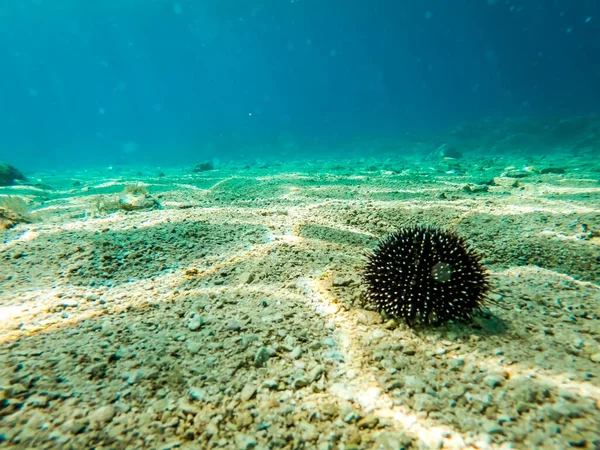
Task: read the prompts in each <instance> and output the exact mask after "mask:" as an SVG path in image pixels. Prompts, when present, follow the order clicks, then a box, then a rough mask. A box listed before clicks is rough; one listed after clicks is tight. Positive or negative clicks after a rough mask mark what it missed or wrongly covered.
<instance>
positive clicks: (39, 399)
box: [27, 395, 48, 408]
mask: <svg viewBox="0 0 600 450" xmlns="http://www.w3.org/2000/svg"><path fill="white" fill-rule="evenodd" d="M27 404H28V405H29V406H34V407H36V408H45V407H46V406H48V397H46V396H45V395H33V396H31V397H29V398H28V399H27Z"/></svg>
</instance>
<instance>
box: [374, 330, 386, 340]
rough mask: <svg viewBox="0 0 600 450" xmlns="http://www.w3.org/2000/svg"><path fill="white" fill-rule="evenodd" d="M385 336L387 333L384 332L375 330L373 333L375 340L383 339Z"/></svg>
mask: <svg viewBox="0 0 600 450" xmlns="http://www.w3.org/2000/svg"><path fill="white" fill-rule="evenodd" d="M384 336H385V331H383V330H379V329H377V330H375V331H373V339H381V338H382V337H384Z"/></svg>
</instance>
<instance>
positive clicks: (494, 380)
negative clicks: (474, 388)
mask: <svg viewBox="0 0 600 450" xmlns="http://www.w3.org/2000/svg"><path fill="white" fill-rule="evenodd" d="M483 382H484V383H485V384H487V385H488V386H489V387H491V388H495V387H497V386H500V385H501V384H502V383H503V382H504V378H502V377H499V376H498V375H488V376H487V377H485V378H484V379H483Z"/></svg>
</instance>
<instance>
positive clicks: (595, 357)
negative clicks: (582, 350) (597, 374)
mask: <svg viewBox="0 0 600 450" xmlns="http://www.w3.org/2000/svg"><path fill="white" fill-rule="evenodd" d="M590 359H591V360H592V361H594V362H596V363H600V353H594V354H593V355H592V356H590Z"/></svg>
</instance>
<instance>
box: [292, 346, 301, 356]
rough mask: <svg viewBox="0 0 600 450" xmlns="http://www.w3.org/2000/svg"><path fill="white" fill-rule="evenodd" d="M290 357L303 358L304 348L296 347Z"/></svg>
mask: <svg viewBox="0 0 600 450" xmlns="http://www.w3.org/2000/svg"><path fill="white" fill-rule="evenodd" d="M290 356H291V357H292V359H298V358H300V356H302V347H300V346H299V345H298V346H296V347H294V349H293V350H292V351H291V353H290Z"/></svg>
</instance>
